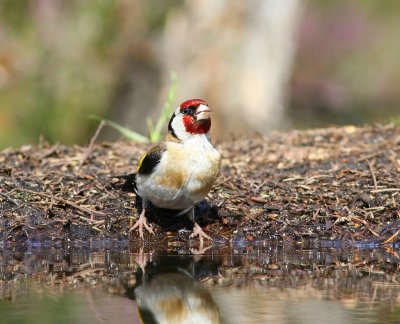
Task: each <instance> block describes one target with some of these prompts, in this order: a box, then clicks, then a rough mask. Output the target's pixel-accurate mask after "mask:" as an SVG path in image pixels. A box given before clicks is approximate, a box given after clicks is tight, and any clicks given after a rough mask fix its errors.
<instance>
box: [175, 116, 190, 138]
mask: <svg viewBox="0 0 400 324" xmlns="http://www.w3.org/2000/svg"><path fill="white" fill-rule="evenodd" d="M172 128H173V130H174V133H175V135H176V137H178V138H179V139H180V140H181V141H184V140H185V139H187V138H189V137H190V134H189V133H188V132H187V131H186V128H185V125H184V124H183V115H182V113H181V112H180V110H179V108H178V109H177V110H176V111H175V118H174V120H173V121H172Z"/></svg>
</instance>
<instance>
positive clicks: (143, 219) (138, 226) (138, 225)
mask: <svg viewBox="0 0 400 324" xmlns="http://www.w3.org/2000/svg"><path fill="white" fill-rule="evenodd" d="M144 213H145V210H144V209H143V211H142V212H141V214H140V216H139V219H138V220H137V222H136V223H135V224H134V225H133V226H132V227H131V228H130V229H129V232H132V231H134V230H135V229H138V230H139V236H140V238H141V239H142V240H143V239H144V236H143V227H144V228H145V229H146V230H147V232H149V233H150V234H153V235H154V232H153V228H152V226H151V225H149V224H148V223H147V219H146V217H145V216H144Z"/></svg>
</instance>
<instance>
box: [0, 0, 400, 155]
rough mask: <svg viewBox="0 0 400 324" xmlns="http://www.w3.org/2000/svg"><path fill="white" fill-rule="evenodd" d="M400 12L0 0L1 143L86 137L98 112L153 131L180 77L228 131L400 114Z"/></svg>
mask: <svg viewBox="0 0 400 324" xmlns="http://www.w3.org/2000/svg"><path fill="white" fill-rule="evenodd" d="M399 18H400V1H397V0H386V1H376V0H354V1H351V2H350V1H346V0H338V1H334V2H331V1H324V0H285V1H282V0H249V1H242V0H220V1H213V0H164V1H156V0H91V1H87V0H18V1H15V0H1V1H0V148H3V147H7V146H19V145H23V144H37V143H38V141H39V137H40V136H42V137H43V138H45V139H46V140H47V141H49V142H51V143H54V142H58V141H60V142H63V143H66V144H72V143H78V144H85V143H87V141H88V140H89V138H90V137H91V136H92V134H93V132H94V130H95V128H96V127H97V124H98V122H96V121H94V120H91V119H89V118H88V116H89V115H91V114H95V115H98V116H102V117H106V118H109V119H111V120H114V121H116V122H118V123H120V124H122V125H125V126H128V127H129V128H131V129H133V130H135V131H138V132H141V133H144V134H145V133H146V124H145V118H146V116H152V117H154V118H156V117H157V116H158V114H159V112H160V110H161V109H162V106H163V103H164V101H165V98H166V95H167V92H168V87H169V86H170V84H171V82H170V78H169V75H170V73H171V72H172V71H175V72H176V73H177V76H178V83H177V98H176V99H175V102H174V105H175V106H177V105H178V104H179V103H180V102H181V101H183V100H185V99H188V98H192V97H200V98H204V99H206V100H207V101H208V102H209V103H210V105H211V106H212V108H213V109H214V111H215V123H214V124H215V126H214V130H213V132H214V134H213V135H214V138H216V139H225V138H229V137H231V136H232V134H234V135H245V136H250V135H252V134H254V133H255V132H260V133H265V134H266V133H268V132H269V131H271V130H273V129H287V128H294V127H295V128H304V127H323V126H327V125H332V124H363V123H368V122H376V121H377V122H386V121H389V120H391V119H392V120H395V121H399V118H400V117H399V116H400V108H399V102H400V59H399V58H400V42H399V32H400V19H399ZM102 136H103V139H105V138H106V139H111V140H114V139H115V138H117V137H119V136H120V135H119V134H118V133H117V132H116V131H114V130H112V129H106V130H105V131H104V132H103V133H102Z"/></svg>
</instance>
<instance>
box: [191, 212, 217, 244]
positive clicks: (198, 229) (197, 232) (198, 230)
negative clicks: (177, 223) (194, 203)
mask: <svg viewBox="0 0 400 324" xmlns="http://www.w3.org/2000/svg"><path fill="white" fill-rule="evenodd" d="M189 218H190V220H191V221H192V222H193V224H194V227H193V233H192V234H190V236H189V237H190V238H193V237H196V236H198V237H199V240H200V249H202V247H203V243H204V239H205V238H206V239H208V240H210V241H212V238H211V237H209V236H208V235H207V234H206V233H204V231H203V230H202V228H201V227H200V225H199V224H197V223H196V220H195V219H194V207H193V208H192V209H191V210H190V212H189Z"/></svg>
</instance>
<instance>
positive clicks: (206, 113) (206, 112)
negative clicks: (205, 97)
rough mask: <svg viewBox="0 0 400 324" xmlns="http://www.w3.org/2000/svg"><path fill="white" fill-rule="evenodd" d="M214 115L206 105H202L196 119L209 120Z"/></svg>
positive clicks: (197, 111)
mask: <svg viewBox="0 0 400 324" xmlns="http://www.w3.org/2000/svg"><path fill="white" fill-rule="evenodd" d="M211 115H212V111H211V109H210V108H208V106H206V105H200V106H199V107H198V108H197V110H196V119H197V120H201V119H209V118H210V117H211Z"/></svg>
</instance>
